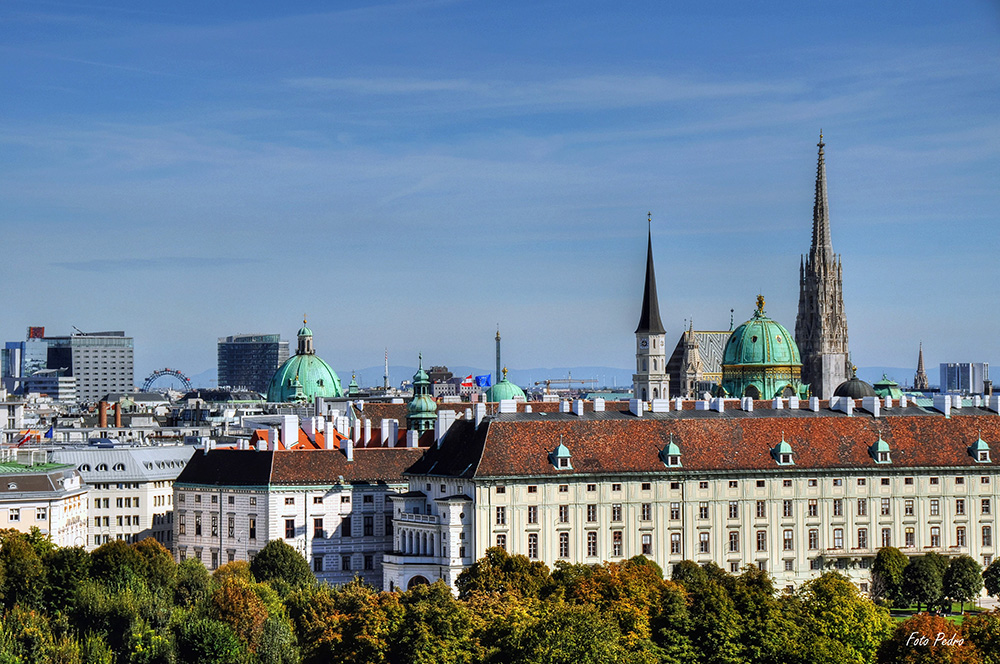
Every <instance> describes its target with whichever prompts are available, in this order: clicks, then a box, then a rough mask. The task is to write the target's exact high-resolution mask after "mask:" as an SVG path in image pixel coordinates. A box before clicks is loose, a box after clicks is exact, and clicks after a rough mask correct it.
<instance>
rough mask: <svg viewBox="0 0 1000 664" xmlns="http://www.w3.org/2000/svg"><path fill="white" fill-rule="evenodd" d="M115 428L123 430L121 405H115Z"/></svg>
mask: <svg viewBox="0 0 1000 664" xmlns="http://www.w3.org/2000/svg"><path fill="white" fill-rule="evenodd" d="M115 428H117V429H121V428H122V405H121V403H116V404H115Z"/></svg>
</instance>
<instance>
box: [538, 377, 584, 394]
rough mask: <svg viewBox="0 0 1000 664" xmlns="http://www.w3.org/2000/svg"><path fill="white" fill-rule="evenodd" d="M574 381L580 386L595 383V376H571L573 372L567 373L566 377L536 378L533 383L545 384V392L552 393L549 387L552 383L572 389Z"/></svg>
mask: <svg viewBox="0 0 1000 664" xmlns="http://www.w3.org/2000/svg"><path fill="white" fill-rule="evenodd" d="M574 383H580V385H581V386H586V385H587V383H591V384H597V379H596V378H573V374H572V373H571V374H569V377H568V378H548V379H546V380H537V381H535V385H545V394H552V389H551V387H552V386H553V385H565V386H566V387H565V388H564V389H567V390H571V389H573V384H574Z"/></svg>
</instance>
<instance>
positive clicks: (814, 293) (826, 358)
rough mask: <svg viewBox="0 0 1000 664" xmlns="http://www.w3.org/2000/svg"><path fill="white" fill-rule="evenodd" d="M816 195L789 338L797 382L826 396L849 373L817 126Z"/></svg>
mask: <svg viewBox="0 0 1000 664" xmlns="http://www.w3.org/2000/svg"><path fill="white" fill-rule="evenodd" d="M817 145H818V147H819V162H818V164H817V166H816V200H815V203H814V204H813V229H812V246H811V247H810V248H809V255H808V256H803V257H802V261H801V263H800V265H799V314H798V317H797V318H796V320H795V342H796V343H797V344H798V346H799V352H800V353H801V354H802V382H803V383H806V384H808V385H809V387H810V390H811V392H812V394H813V396H818V397H819V398H821V399H829V398H830V397H831V396H833V391H834V390H835V389H836V388H837V386H838V385H840V384H841V383H842V382H844V381H846V380H847V379H848V378H850V376H851V363H850V360H849V359H848V352H847V318H846V317H845V316H844V296H843V289H842V282H843V279H842V269H841V264H840V256H837V255H835V254H834V253H833V243H832V242H831V240H830V211H829V203H828V201H827V195H826V162H825V161H824V159H823V147H824V146H825V143H823V132H820V134H819V143H818V144H817Z"/></svg>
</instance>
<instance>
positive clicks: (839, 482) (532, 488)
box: [427, 475, 990, 493]
mask: <svg viewBox="0 0 1000 664" xmlns="http://www.w3.org/2000/svg"><path fill="white" fill-rule="evenodd" d="M891 480H892V478H889V477H882V478H880V484H881V485H882V486H890V485H891V483H892V481H891ZM928 481H929V482H930V484H931V485H932V486H937V485H939V484H940V483H941V478H940V477H931V478H928ZM831 482H832V484H833V486H843V484H844V480H843V479H842V478H834V479H832V480H831ZM979 482H980V484H989V483H990V478H989V476H988V475H982V476H981V477H980V478H979ZM756 483H757V488H759V489H762V488H764V487H766V486H767V480H756ZM913 483H914V478H913V477H904V478H903V484H905V485H912V484H913ZM781 484H782V486H783V487H786V488H787V487H791V486H792V480H790V479H786V480H782V482H781ZM808 484H809V486H810V487H817V486H819V480H818V479H815V478H811V479H809V480H808ZM857 484H858V486H867V484H868V478H866V477H859V478H857ZM955 484H958V485H963V484H965V476H964V475H956V476H955ZM709 486H710V483H709V482H708V481H706V480H702V481H699V482H698V488H699V489H708V488H709ZM641 487H642V490H643V491H649V490H650V489H652V483H650V482H643V483H642V485H641ZM427 488H428V490H429V489H430V485H429V484H428V485H427ZM670 488H671V489H674V490H677V489H680V488H681V483H680V482H671V483H670ZM729 488H730V489H736V488H739V481H738V480H729ZM527 489H528V493H536V492H537V491H538V487H537V485H533V484H529V485H528V487H527ZM442 490H444V485H442ZM611 490H612V491H621V490H622V485H621V484H620V483H614V484H612V485H611ZM568 491H569V485H568V484H560V485H559V492H560V493H567V492H568ZM587 491H597V484H588V485H587ZM496 492H497V493H506V492H507V487H506V486H503V485H500V486H497V487H496Z"/></svg>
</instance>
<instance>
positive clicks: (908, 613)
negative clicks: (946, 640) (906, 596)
mask: <svg viewBox="0 0 1000 664" xmlns="http://www.w3.org/2000/svg"><path fill="white" fill-rule="evenodd" d="M961 609H962V605H961V604H959V603H958V602H956V603H954V604H952V605H951V615H947V616H945V618H947V619H948V620H950V621H951V622H953V623H955V624H956V625H961V624H962V621H963V620H964V619H965V616H964V615H962V614H961V613H959V611H960V610H961ZM923 610H924V611H926V610H927V608H926V607H924V608H923ZM985 610H986V609H983V608H980V607H978V606H976V605H975V604H972V603H970V602H966V604H965V613H980V612H982V611H985ZM916 612H917V607H915V606H908V607H906V608H900V609H892V611H891V615H892V618H893V620H895V621H896V622H903V621H904V620H906V619H907V618H911V617H912V616H913V615H914V614H915V613H916Z"/></svg>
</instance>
